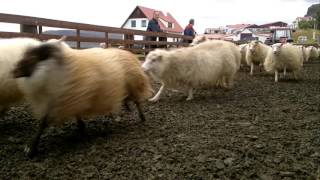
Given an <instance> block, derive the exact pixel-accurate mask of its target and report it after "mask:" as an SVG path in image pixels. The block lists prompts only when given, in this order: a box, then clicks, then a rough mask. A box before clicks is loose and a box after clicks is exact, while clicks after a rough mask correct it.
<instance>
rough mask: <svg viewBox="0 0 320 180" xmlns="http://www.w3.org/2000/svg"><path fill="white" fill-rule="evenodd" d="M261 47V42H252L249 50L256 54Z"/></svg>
mask: <svg viewBox="0 0 320 180" xmlns="http://www.w3.org/2000/svg"><path fill="white" fill-rule="evenodd" d="M258 47H259V41H252V42H251V43H250V44H249V50H250V51H251V52H252V53H254V52H255V51H256V49H257V48H258Z"/></svg>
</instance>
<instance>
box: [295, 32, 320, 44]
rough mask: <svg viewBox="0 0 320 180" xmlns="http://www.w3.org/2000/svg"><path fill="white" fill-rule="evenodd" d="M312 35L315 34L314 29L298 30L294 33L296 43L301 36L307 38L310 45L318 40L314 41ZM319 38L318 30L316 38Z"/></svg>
mask: <svg viewBox="0 0 320 180" xmlns="http://www.w3.org/2000/svg"><path fill="white" fill-rule="evenodd" d="M312 34H313V29H306V30H297V31H296V32H294V33H293V40H294V42H297V40H298V37H299V36H307V38H308V41H307V42H306V43H307V44H308V43H316V42H317V41H316V40H313V39H312ZM317 36H320V31H319V30H316V38H317Z"/></svg>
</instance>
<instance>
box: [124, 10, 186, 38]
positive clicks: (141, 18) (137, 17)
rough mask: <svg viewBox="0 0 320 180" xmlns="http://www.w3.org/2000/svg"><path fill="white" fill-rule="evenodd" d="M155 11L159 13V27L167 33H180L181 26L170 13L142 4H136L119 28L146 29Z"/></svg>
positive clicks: (181, 30)
mask: <svg viewBox="0 0 320 180" xmlns="http://www.w3.org/2000/svg"><path fill="white" fill-rule="evenodd" d="M155 11H158V12H159V14H160V17H159V25H160V29H162V30H163V31H164V32H167V33H174V34H182V32H183V28H182V27H181V26H180V24H179V23H178V21H177V20H176V19H175V18H174V17H173V16H172V15H171V14H170V13H163V12H162V11H159V10H155V9H151V8H147V7H142V6H137V7H136V8H135V9H134V10H133V12H132V13H131V14H130V15H129V17H128V18H127V19H126V20H125V22H124V23H123V25H122V26H121V28H126V29H134V30H142V31H146V30H147V26H148V22H149V20H151V19H152V18H153V13H154V12H155Z"/></svg>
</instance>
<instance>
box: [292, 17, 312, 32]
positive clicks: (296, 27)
mask: <svg viewBox="0 0 320 180" xmlns="http://www.w3.org/2000/svg"><path fill="white" fill-rule="evenodd" d="M312 20H314V18H313V17H312V16H304V17H297V18H296V20H295V21H293V27H292V28H293V29H298V28H299V22H300V21H312Z"/></svg>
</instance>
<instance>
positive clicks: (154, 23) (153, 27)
mask: <svg viewBox="0 0 320 180" xmlns="http://www.w3.org/2000/svg"><path fill="white" fill-rule="evenodd" d="M159 16H160V13H159V11H154V12H153V18H152V19H151V20H150V21H149V23H148V27H147V31H149V32H162V30H161V29H160V25H159ZM148 40H149V41H157V37H156V36H149V37H148ZM150 47H151V48H156V47H157V45H151V46H150Z"/></svg>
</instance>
